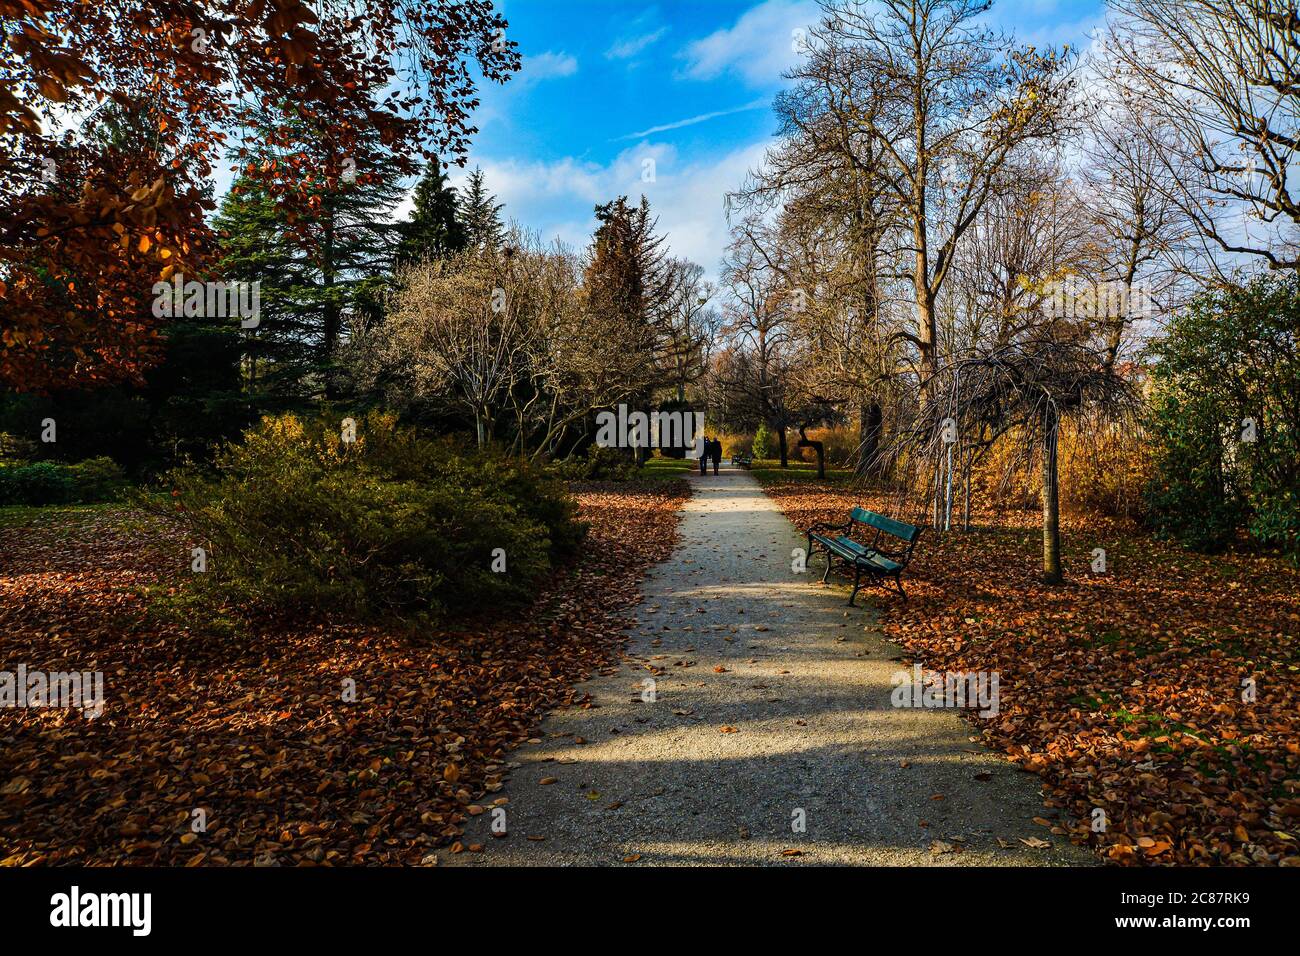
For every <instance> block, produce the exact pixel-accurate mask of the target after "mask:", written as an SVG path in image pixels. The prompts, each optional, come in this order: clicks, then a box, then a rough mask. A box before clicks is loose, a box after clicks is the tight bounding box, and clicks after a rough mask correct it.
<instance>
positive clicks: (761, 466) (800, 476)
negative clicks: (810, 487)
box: [751, 458, 853, 485]
mask: <svg viewBox="0 0 1300 956" xmlns="http://www.w3.org/2000/svg"><path fill="white" fill-rule="evenodd" d="M751 471H753V473H754V477H755V478H757V479H758V480H759V481H760V482H763V483H764V484H768V483H771V482H778V481H812V482H815V481H817V480H818V479H817V466H816V465H814V464H811V463H809V462H804V461H792V462H790V467H789V468H782V467H781V461H780V459H778V458H763V459H759V460H756V461H755V462H754V465H753V467H752V468H751ZM852 479H853V469H852V468H837V467H834V466H832V465H827V466H826V482H825V483H826V484H828V485H847V484H848V483H849V482H850V481H852Z"/></svg>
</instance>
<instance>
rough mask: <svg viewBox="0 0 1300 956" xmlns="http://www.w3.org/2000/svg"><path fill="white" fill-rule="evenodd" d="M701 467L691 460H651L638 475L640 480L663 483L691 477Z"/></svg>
mask: <svg viewBox="0 0 1300 956" xmlns="http://www.w3.org/2000/svg"><path fill="white" fill-rule="evenodd" d="M697 467H699V466H698V465H697V464H696V463H695V462H693V461H691V460H690V459H689V458H651V459H648V460H647V461H646V463H645V465H644V466H642V468H641V471H640V472H639V473H638V474H637V476H636V477H637V479H638V480H649V481H663V480H671V479H673V478H681V477H683V476H685V475H689V474H690V473H691V472H692V471H694V470H695V469H696V468H697Z"/></svg>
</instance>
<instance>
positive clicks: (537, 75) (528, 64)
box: [519, 50, 578, 83]
mask: <svg viewBox="0 0 1300 956" xmlns="http://www.w3.org/2000/svg"><path fill="white" fill-rule="evenodd" d="M577 72H578V61H577V59H576V58H575V57H573V56H570V55H569V54H568V53H563V52H561V53H555V52H553V51H550V50H547V51H546V52H545V53H538V54H535V55H533V56H525V57H524V63H523V66H522V68H521V69H520V70H519V80H520V82H523V83H535V82H537V81H539V80H549V79H552V78H554V77H557V76H572V75H573V74H574V73H577Z"/></svg>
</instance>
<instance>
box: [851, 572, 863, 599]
mask: <svg viewBox="0 0 1300 956" xmlns="http://www.w3.org/2000/svg"><path fill="white" fill-rule="evenodd" d="M860 587H862V568H860V567H858V566H857V565H856V564H855V565H854V566H853V591H852V593H850V594H849V607H857V605H856V604H854V603H853V599H854V598H855V597H857V596H858V588H860Z"/></svg>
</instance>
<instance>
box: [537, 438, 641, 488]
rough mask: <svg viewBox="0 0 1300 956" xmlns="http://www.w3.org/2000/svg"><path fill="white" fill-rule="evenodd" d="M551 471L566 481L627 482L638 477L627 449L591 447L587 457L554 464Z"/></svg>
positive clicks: (634, 462)
mask: <svg viewBox="0 0 1300 956" xmlns="http://www.w3.org/2000/svg"><path fill="white" fill-rule="evenodd" d="M550 471H551V474H553V475H554V476H555V477H556V478H561V479H563V480H565V481H627V480H629V479H631V478H635V477H636V474H637V466H636V461H635V460H634V458H633V457H632V454H631V453H630V452H629V451H628V450H627V449H626V448H602V447H600V446H599V445H591V446H590V447H588V449H587V454H586V455H585V456H576V457H574V458H569V459H566V460H565V461H557V462H554V463H553V464H552V465H551V466H550Z"/></svg>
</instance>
